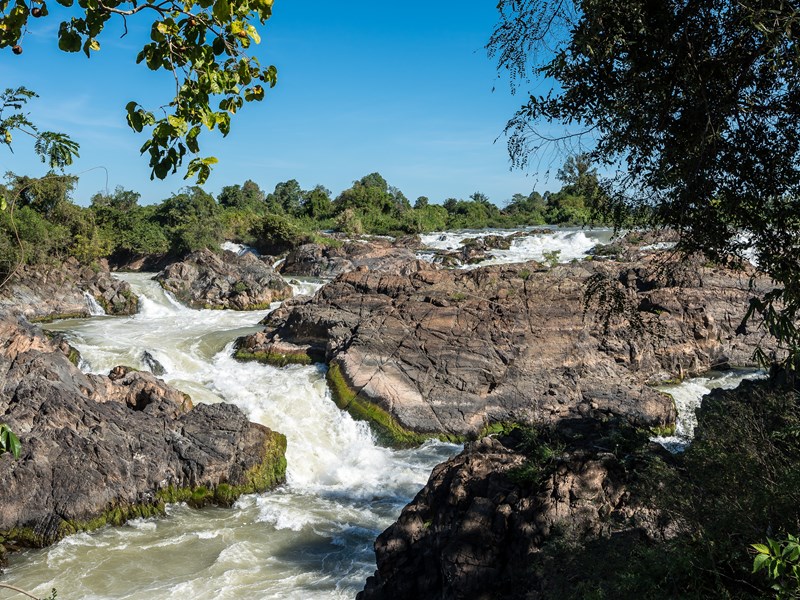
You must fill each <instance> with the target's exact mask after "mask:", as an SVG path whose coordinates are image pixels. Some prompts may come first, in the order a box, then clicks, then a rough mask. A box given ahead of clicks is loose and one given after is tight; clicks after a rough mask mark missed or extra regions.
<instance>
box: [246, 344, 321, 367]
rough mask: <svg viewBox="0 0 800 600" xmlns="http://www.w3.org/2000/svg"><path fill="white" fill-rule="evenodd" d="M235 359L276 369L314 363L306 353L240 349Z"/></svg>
mask: <svg viewBox="0 0 800 600" xmlns="http://www.w3.org/2000/svg"><path fill="white" fill-rule="evenodd" d="M233 357H234V358H235V359H236V360H241V361H250V360H254V361H257V362H260V363H264V364H267V365H273V366H275V367H285V366H286V365H310V364H313V363H314V360H313V358H312V357H311V355H309V354H308V353H306V352H297V353H294V352H291V353H289V352H287V353H282V352H249V351H247V350H245V349H244V348H240V349H238V350H237V351H236V352H235V353H234V355H233Z"/></svg>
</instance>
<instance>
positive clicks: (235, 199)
mask: <svg viewBox="0 0 800 600" xmlns="http://www.w3.org/2000/svg"><path fill="white" fill-rule="evenodd" d="M264 201H265V195H264V192H263V191H262V190H261V188H260V187H259V186H258V184H257V183H256V182H254V181H252V180H250V179H248V180H247V181H245V182H244V184H242V185H239V184H236V185H226V186H225V187H223V188H222V190H220V193H219V195H218V196H217V202H219V205H220V206H222V207H224V208H237V209H243V210H250V211H254V212H263V211H264V210H265V208H266V205H265V204H264Z"/></svg>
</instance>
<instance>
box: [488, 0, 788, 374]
mask: <svg viewBox="0 0 800 600" xmlns="http://www.w3.org/2000/svg"><path fill="white" fill-rule="evenodd" d="M498 8H499V10H500V15H501V20H500V23H499V25H498V27H497V28H496V30H495V32H494V34H493V36H492V38H491V40H490V42H489V46H488V48H489V52H490V55H491V56H493V57H495V58H496V59H497V61H498V64H499V67H500V68H501V69H502V70H506V69H508V70H509V72H510V73H511V75H512V78H513V80H514V81H515V82H516V83H520V82H527V81H532V80H536V81H537V82H538V81H539V80H540V79H542V78H548V79H550V80H552V81H553V82H554V85H553V86H552V89H551V91H549V92H547V93H546V94H544V95H535V94H531V95H530V96H528V98H527V101H526V102H525V104H524V105H523V106H522V107H521V108H520V109H519V111H517V113H516V114H515V115H514V117H513V118H512V119H511V120H510V121H509V123H508V126H507V133H508V135H509V150H510V153H511V157H512V160H513V162H514V164H515V165H517V166H525V165H526V164H527V161H528V159H529V157H530V156H531V155H533V154H536V153H539V152H541V151H542V150H543V149H544V148H545V147H551V146H552V144H553V138H552V136H546V135H543V131H544V130H543V129H542V125H544V124H552V123H559V124H563V125H565V126H566V127H568V130H567V132H566V134H565V136H564V137H563V138H562V139H561V141H562V142H565V141H568V140H569V141H573V142H574V141H575V140H578V139H579V138H580V136H581V135H585V137H584V138H583V139H584V140H585V141H586V143H587V144H589V147H590V150H589V153H588V154H589V157H590V158H591V160H592V162H593V163H595V164H598V165H601V166H605V167H608V170H612V169H614V170H618V171H620V172H621V173H622V175H620V176H618V177H615V178H613V179H611V180H609V181H607V182H604V184H603V185H604V186H605V187H606V188H607V191H608V193H609V196H610V202H609V203H608V205H607V212H608V213H609V214H610V216H611V217H613V219H614V220H615V221H616V222H617V223H622V222H623V219H625V218H629V217H630V215H633V216H634V217H636V218H638V219H639V221H640V222H646V223H647V224H650V225H655V226H669V227H674V228H676V229H677V230H678V231H679V233H680V235H681V241H680V245H679V247H680V248H681V249H683V250H685V251H694V250H702V251H704V252H706V253H707V254H708V255H709V256H710V257H711V258H712V259H715V260H720V261H729V260H731V259H736V258H737V257H738V258H739V259H744V258H745V257H746V255H747V254H748V252H749V251H750V250H752V251H753V252H754V254H755V258H756V261H757V263H758V267H759V269H760V270H761V271H763V272H764V273H766V274H768V275H769V276H770V277H772V279H773V280H774V281H775V287H774V289H773V291H771V292H769V293H768V294H766V295H765V296H763V297H760V298H754V299H753V302H752V305H751V311H752V312H753V313H757V314H760V315H761V316H762V317H763V318H764V323H765V325H766V327H767V329H768V330H769V332H770V333H771V334H773V335H774V336H775V337H776V338H777V339H778V340H779V341H780V342H781V343H782V344H784V345H785V346H786V347H787V348H789V349H790V350H791V353H792V354H793V355H794V357H795V358H796V359H797V358H798V357H800V354H798V352H799V351H800V332H798V328H797V317H798V311H799V310H800V265H798V259H797V257H798V256H800V128H798V126H797V123H798V122H799V121H800V52H798V46H797V43H796V40H797V39H798V36H800V10H799V9H798V6H797V4H796V3H795V2H786V1H782V0H736V1H733V0H691V1H689V0H680V1H678V0H656V1H650V0H635V1H633V2H624V3H621V2H616V1H612V0H584V1H580V2H577V1H572V0H568V1H564V2H555V3H551V2H545V1H542V0H500V2H499V4H498Z"/></svg>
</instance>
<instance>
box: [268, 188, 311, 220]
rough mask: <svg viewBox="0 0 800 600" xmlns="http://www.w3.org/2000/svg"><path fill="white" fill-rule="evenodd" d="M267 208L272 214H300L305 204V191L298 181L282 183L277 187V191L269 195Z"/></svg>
mask: <svg viewBox="0 0 800 600" xmlns="http://www.w3.org/2000/svg"><path fill="white" fill-rule="evenodd" d="M266 202H267V208H268V210H269V211H270V212H272V213H278V214H280V213H284V214H287V215H292V216H295V215H297V214H299V213H300V207H301V205H302V202H303V190H301V189H300V183H299V182H298V181H297V180H296V179H290V180H289V181H282V182H281V183H278V184H277V185H276V186H275V191H273V192H272V193H271V194H268V195H267V200H266Z"/></svg>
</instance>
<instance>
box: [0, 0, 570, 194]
mask: <svg viewBox="0 0 800 600" xmlns="http://www.w3.org/2000/svg"><path fill="white" fill-rule="evenodd" d="M50 4H52V5H55V2H53V3H50ZM422 6H423V4H422V3H395V2H392V3H388V2H376V1H375V0H372V1H369V2H367V1H349V2H336V3H334V2H330V1H322V0H276V1H275V6H274V13H273V17H272V18H271V19H270V20H269V21H267V23H266V25H265V26H263V27H261V28H260V32H261V35H262V42H261V44H260V46H258V47H257V50H255V51H254V54H256V55H257V56H258V57H259V60H260V61H261V63H262V64H264V65H266V64H274V65H275V66H276V67H277V68H278V85H277V86H276V87H275V88H274V89H272V90H268V92H267V96H266V98H265V100H264V101H263V102H262V103H260V104H259V103H251V104H248V105H247V106H246V107H245V109H244V110H243V111H242V112H241V113H239V114H238V115H237V116H236V118H235V119H234V121H233V126H232V130H231V133H230V135H229V136H228V137H227V138H226V139H224V140H223V139H221V138H219V137H218V136H217V135H216V134H214V135H207V137H206V139H205V141H204V142H201V146H202V147H201V153H202V154H203V155H209V154H211V155H214V156H217V157H218V158H219V160H220V163H219V164H218V165H217V166H216V168H215V169H214V172H213V174H212V176H211V178H210V179H209V181H208V183H207V184H206V185H205V188H206V189H207V190H208V191H210V192H212V193H216V192H217V191H218V190H219V189H220V188H221V187H222V186H224V185H230V184H234V183H242V182H243V181H244V180H246V179H253V180H254V181H256V182H257V183H258V184H259V185H260V186H261V187H262V188H263V189H265V190H266V191H271V190H272V189H273V188H274V186H275V184H276V183H278V182H280V181H285V180H287V179H291V178H294V179H297V180H298V181H299V182H300V184H301V185H302V186H303V187H304V188H310V187H313V186H314V185H316V184H318V183H321V184H323V185H325V186H326V187H328V188H329V189H331V190H332V191H333V193H334V194H338V193H339V192H340V191H341V190H342V189H345V188H347V187H349V186H350V185H351V184H352V181H353V180H355V179H358V178H360V177H361V176H363V175H365V174H367V173H371V172H373V171H379V172H380V173H381V174H382V175H383V176H384V177H385V178H386V179H387V180H388V181H389V183H390V184H392V185H395V186H397V187H399V188H400V189H401V190H402V191H403V192H404V193H405V194H406V196H407V197H409V198H410V199H411V200H412V201H413V199H415V198H416V197H417V196H420V195H426V196H429V197H430V198H431V200H433V201H435V202H441V201H443V200H444V199H445V198H447V197H450V196H453V197H457V198H466V197H468V196H469V194H471V193H473V192H475V191H481V192H483V193H485V194H487V195H488V196H489V198H490V199H491V200H493V201H494V202H496V203H498V204H500V205H502V204H504V202H505V201H506V200H508V199H509V198H510V197H511V196H512V195H513V194H514V193H516V192H523V193H528V192H530V191H531V190H532V189H538V190H539V191H544V189H545V188H550V189H557V188H558V187H559V185H558V182H557V181H554V179H553V178H552V177H551V178H550V179H549V180H548V179H547V178H546V177H545V174H544V172H542V173H537V172H534V171H529V172H527V173H522V172H519V171H510V170H509V162H508V156H507V152H506V145H505V139H504V138H503V137H502V130H503V127H504V124H505V122H506V120H507V119H508V118H509V117H510V116H511V115H512V114H513V112H514V110H515V109H516V108H517V107H518V105H519V104H520V103H521V102H522V101H523V97H522V96H521V95H518V96H512V94H511V93H510V90H509V85H508V81H507V80H506V79H498V76H497V72H496V69H495V66H494V64H493V63H492V62H491V61H490V60H489V59H488V58H487V56H486V52H485V50H484V44H485V43H486V40H487V39H488V37H489V35H490V34H491V31H492V28H493V26H494V25H495V23H496V21H497V16H496V9H495V4H494V3H493V2H488V1H487V2H477V1H475V0H473V1H471V2H463V1H460V2H457V1H451V0H445V1H437V2H430V3H427V4H426V5H424V8H421V7H422ZM51 10H52V11H53V14H51V15H50V17H48V18H47V19H40V20H33V19H32V20H31V25H32V26H33V27H32V29H31V31H30V32H29V33H28V34H27V35H26V37H25V39H24V40H23V42H22V46H23V49H24V52H23V54H22V55H20V56H14V55H12V54H11V53H10V52H9V51H8V50H5V51H4V52H3V53H2V54H0V86H2V87H3V88H5V87H16V86H19V85H24V86H26V87H29V88H30V89H33V90H35V91H36V92H38V93H39V95H40V98H39V99H37V100H35V101H33V102H32V103H31V104H30V113H31V117H32V119H33V120H34V121H35V122H37V123H38V124H40V126H42V127H45V128H51V129H54V130H57V131H63V132H65V133H68V134H69V135H71V136H72V137H73V139H75V140H76V141H78V142H79V143H80V145H81V158H80V160H79V161H77V162H76V164H75V165H74V166H73V167H72V168H71V169H70V172H72V173H75V174H80V177H81V180H80V184H79V187H78V190H77V193H76V197H75V199H76V201H78V202H79V203H81V204H83V203H85V202H86V201H87V200H88V198H89V197H90V196H91V194H92V193H94V192H96V191H98V190H102V189H104V188H105V187H106V172H107V174H108V184H107V185H108V187H109V188H110V189H113V188H114V187H116V186H118V185H120V186H123V187H126V188H129V189H134V190H136V191H139V192H140V193H141V194H142V202H143V203H150V202H156V201H160V200H162V199H163V198H166V197H168V196H169V195H170V194H171V193H173V192H176V191H177V190H178V189H180V188H181V187H183V186H185V185H187V182H186V181H184V180H183V178H182V174H178V175H173V176H171V177H170V178H168V179H167V180H165V181H154V182H151V181H150V179H149V168H148V166H147V162H146V159H145V157H142V156H140V155H139V152H138V148H139V147H140V146H141V144H142V143H143V142H144V139H145V138H144V137H143V136H141V135H136V134H134V133H133V132H132V131H130V130H129V129H128V127H127V125H126V123H125V118H124V116H125V110H124V107H125V104H126V103H127V102H128V101H130V100H136V101H138V102H140V103H141V104H143V105H144V106H146V107H148V108H155V107H157V106H158V105H159V104H163V103H165V102H166V101H168V100H169V98H170V97H171V92H172V82H171V79H170V78H169V77H167V76H165V75H163V74H157V73H153V72H151V71H149V70H148V69H147V68H146V67H145V66H144V65H137V64H135V58H136V54H137V53H138V50H139V48H140V47H141V45H142V44H143V43H144V42H145V41H146V32H147V31H148V30H149V23H146V22H145V20H144V19H137V18H136V17H133V18H131V19H129V22H128V26H129V34H128V35H127V36H126V37H124V38H120V34H121V29H120V27H119V25H118V24H117V25H116V26H109V27H108V28H107V29H106V31H105V32H104V34H103V35H102V37H101V38H100V42H101V50H100V52H98V53H93V55H92V58H91V59H90V60H87V59H86V57H85V56H84V55H83V54H82V53H80V54H69V55H68V54H65V53H63V52H60V51H59V50H58V49H57V45H56V44H57V41H56V31H57V28H58V22H59V18H58V15H57V14H56V12H55V7H53V8H51ZM493 88H494V91H493ZM18 137H19V136H18ZM498 138H499V139H498ZM496 140H497V141H496ZM548 166H550V167H551V168H552V169H553V172H555V169H556V168H557V167H558V166H559V165H558V164H551V165H548V164H544V165H541V168H542V169H543V170H544V169H546V168H547V167H548ZM44 170H45V168H44V165H42V164H41V163H39V162H38V159H36V158H35V157H33V156H32V153H31V152H30V150H29V146H28V145H26V143H24V142H23V141H22V140H20V143H19V144H18V145H17V147H16V151H15V153H14V154H11V153H9V152H8V151H7V150H5V149H4V148H0V173H2V172H6V171H14V172H17V173H24V174H41V173H43V172H44Z"/></svg>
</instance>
